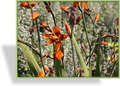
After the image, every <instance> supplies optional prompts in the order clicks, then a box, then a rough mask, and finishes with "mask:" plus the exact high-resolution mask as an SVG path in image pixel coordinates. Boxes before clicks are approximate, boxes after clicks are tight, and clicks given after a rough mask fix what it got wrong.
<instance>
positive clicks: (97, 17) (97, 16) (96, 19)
mask: <svg viewBox="0 0 120 86" xmlns="http://www.w3.org/2000/svg"><path fill="white" fill-rule="evenodd" d="M99 18H100V14H97V15H96V17H95V19H94V23H96V22H97V21H98V20H99Z"/></svg>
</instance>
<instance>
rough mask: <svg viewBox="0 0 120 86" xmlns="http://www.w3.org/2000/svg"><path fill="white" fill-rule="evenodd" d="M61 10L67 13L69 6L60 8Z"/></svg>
mask: <svg viewBox="0 0 120 86" xmlns="http://www.w3.org/2000/svg"><path fill="white" fill-rule="evenodd" d="M60 7H61V9H62V10H63V11H65V12H68V9H69V6H60Z"/></svg>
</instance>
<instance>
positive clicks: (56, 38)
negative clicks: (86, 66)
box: [43, 26, 68, 51]
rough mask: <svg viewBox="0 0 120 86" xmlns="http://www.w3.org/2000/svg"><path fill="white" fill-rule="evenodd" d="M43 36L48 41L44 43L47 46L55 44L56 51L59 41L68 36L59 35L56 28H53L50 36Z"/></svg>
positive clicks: (58, 30) (59, 44)
mask: <svg viewBox="0 0 120 86" xmlns="http://www.w3.org/2000/svg"><path fill="white" fill-rule="evenodd" d="M43 35H44V37H45V38H47V39H48V41H47V42H46V44H47V45H48V44H51V43H53V42H55V50H56V51H57V50H58V49H59V48H60V46H61V41H62V40H64V39H66V38H67V37H68V35H63V34H61V33H60V29H59V28H58V27H57V26H54V27H53V31H52V34H46V33H44V34H43Z"/></svg>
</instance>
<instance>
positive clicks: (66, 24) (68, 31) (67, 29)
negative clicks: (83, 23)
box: [65, 21, 71, 36]
mask: <svg viewBox="0 0 120 86" xmlns="http://www.w3.org/2000/svg"><path fill="white" fill-rule="evenodd" d="M65 27H66V31H67V33H68V35H69V36H70V35H71V29H70V27H69V25H68V23H67V22H66V21H65Z"/></svg>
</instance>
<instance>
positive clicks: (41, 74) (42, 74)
mask: <svg viewBox="0 0 120 86" xmlns="http://www.w3.org/2000/svg"><path fill="white" fill-rule="evenodd" d="M44 76H45V74H44V72H40V73H38V74H37V77H44Z"/></svg>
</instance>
